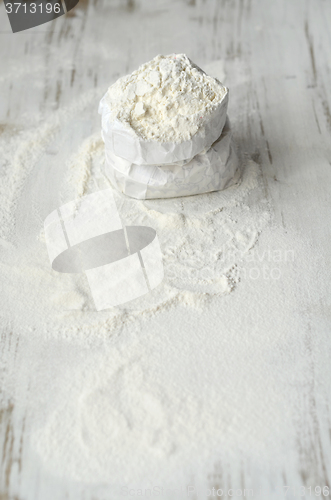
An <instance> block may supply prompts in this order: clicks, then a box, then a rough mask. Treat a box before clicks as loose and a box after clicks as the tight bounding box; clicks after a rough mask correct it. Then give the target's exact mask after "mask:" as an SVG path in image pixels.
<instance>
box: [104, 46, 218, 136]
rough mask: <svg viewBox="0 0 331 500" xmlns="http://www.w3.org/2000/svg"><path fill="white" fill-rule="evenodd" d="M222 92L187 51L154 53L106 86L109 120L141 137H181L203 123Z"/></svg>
mask: <svg viewBox="0 0 331 500" xmlns="http://www.w3.org/2000/svg"><path fill="white" fill-rule="evenodd" d="M226 92H227V89H226V87H223V86H222V84H221V83H220V82H219V81H218V80H216V79H215V78H212V77H211V76H208V75H206V73H204V72H203V71H202V70H201V69H200V68H199V67H198V66H196V65H195V64H193V63H192V62H191V61H190V59H189V58H188V57H187V56H186V55H185V54H170V55H168V56H162V55H158V56H157V57H155V58H154V59H152V60H151V61H149V62H147V63H145V64H142V65H141V66H140V67H139V68H138V69H137V70H136V71H134V72H133V73H132V74H131V75H127V76H124V77H122V78H120V79H119V80H117V82H116V83H115V84H113V85H112V86H111V87H109V89H108V92H107V102H108V104H109V107H110V109H111V114H110V116H109V120H110V121H114V120H116V119H117V120H119V121H120V122H121V123H122V124H124V125H127V126H129V127H131V128H132V129H133V130H134V131H135V132H136V133H137V135H138V136H140V137H141V138H142V139H144V140H155V141H158V142H182V141H185V140H189V139H191V138H192V136H193V135H194V134H196V133H197V132H198V130H199V129H200V128H201V127H203V125H204V124H205V122H206V121H207V120H208V117H209V115H210V114H211V113H212V111H213V110H214V109H215V108H216V107H217V105H218V104H219V103H220V101H221V100H222V99H223V97H224V95H225V94H226Z"/></svg>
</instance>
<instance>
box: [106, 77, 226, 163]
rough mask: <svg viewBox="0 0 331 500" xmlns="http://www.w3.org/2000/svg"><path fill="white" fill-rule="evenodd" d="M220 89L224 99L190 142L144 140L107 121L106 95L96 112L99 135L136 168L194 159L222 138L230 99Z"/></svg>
mask: <svg viewBox="0 0 331 500" xmlns="http://www.w3.org/2000/svg"><path fill="white" fill-rule="evenodd" d="M220 85H221V84H220ZM222 88H225V90H226V92H225V94H224V97H223V99H222V100H221V101H220V102H219V104H218V105H217V107H216V108H215V110H214V111H213V112H212V113H211V114H210V115H209V116H208V117H206V122H205V124H204V126H203V127H202V128H201V130H199V131H198V132H197V133H196V134H195V135H194V136H193V137H192V139H190V140H189V141H183V142H181V143H173V142H163V143H161V142H157V141H147V140H144V139H141V138H140V137H139V136H138V135H137V134H136V132H135V131H134V130H133V129H132V128H129V127H126V126H125V125H123V124H122V123H121V122H120V121H119V120H115V121H110V119H109V115H110V107H109V104H108V102H107V94H105V95H104V96H103V98H102V99H101V101H100V104H99V113H100V114H101V116H102V132H101V135H102V139H103V141H104V142H105V144H106V148H107V150H108V151H110V153H112V154H113V155H115V156H119V157H121V158H124V159H125V160H128V161H129V162H131V163H134V164H136V165H142V164H145V165H157V164H175V163H178V162H181V161H183V160H187V159H188V158H193V157H194V156H196V155H197V154H199V153H201V151H203V150H204V149H205V148H209V147H210V146H211V145H212V144H213V143H214V142H215V141H216V140H217V139H218V137H219V136H220V135H221V132H222V129H223V127H224V124H225V120H226V113H227V107H228V99H229V90H228V89H227V88H226V87H223V86H222Z"/></svg>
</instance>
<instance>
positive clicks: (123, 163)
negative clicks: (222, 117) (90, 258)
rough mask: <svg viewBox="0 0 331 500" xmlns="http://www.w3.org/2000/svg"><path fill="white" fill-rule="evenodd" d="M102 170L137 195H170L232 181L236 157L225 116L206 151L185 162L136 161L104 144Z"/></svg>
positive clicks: (207, 189) (123, 189) (217, 187)
mask: <svg viewBox="0 0 331 500" xmlns="http://www.w3.org/2000/svg"><path fill="white" fill-rule="evenodd" d="M105 151H106V163H105V174H106V176H107V177H108V178H109V180H110V181H111V182H112V184H113V185H114V186H115V187H116V188H117V189H118V190H119V191H120V192H122V193H124V194H126V195H127V196H130V197H132V198H136V199H151V198H173V197H176V196H190V195H194V194H201V193H208V192H211V191H219V190H221V189H225V188H226V187H229V186H231V185H232V184H233V183H234V176H235V174H236V171H237V169H238V157H237V154H236V151H235V148H234V145H233V142H232V133H231V129H230V124H229V121H228V120H227V122H226V124H225V126H224V128H223V131H222V134H221V136H220V137H219V138H218V139H217V141H215V142H214V144H213V145H212V146H211V147H210V149H208V151H207V152H205V153H202V154H198V155H196V156H195V157H194V158H193V159H192V160H191V161H189V162H188V163H186V164H185V165H182V166H179V165H153V166H152V165H137V164H136V163H132V162H130V161H128V160H125V159H123V158H120V157H118V156H116V155H114V153H113V152H112V150H111V149H109V148H107V146H106V149H105Z"/></svg>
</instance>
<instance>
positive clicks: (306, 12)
mask: <svg viewBox="0 0 331 500" xmlns="http://www.w3.org/2000/svg"><path fill="white" fill-rule="evenodd" d="M330 19H331V3H330V2H329V1H327V0H311V1H308V0H307V1H305V2H303V1H301V0H293V1H291V2H288V1H287V0H279V1H277V2H263V1H262V0H233V1H227V0H188V1H186V0H182V1H177V2H174V1H169V2H167V3H164V2H162V1H156V2H153V3H151V2H149V3H148V1H147V0H145V1H143V0H140V1H139V0H127V1H124V0H123V1H120V0H113V1H111V2H110V1H109V2H108V1H106V0H103V1H102V0H99V1H97V0H94V1H92V0H91V1H87V0H84V1H83V0H80V2H79V5H78V7H77V8H75V9H74V10H73V11H71V12H70V13H69V14H68V15H67V16H66V17H63V18H58V19H57V20H56V21H54V22H53V23H50V24H46V25H44V26H42V27H40V28H38V29H37V28H35V29H32V30H30V31H27V32H23V33H20V34H16V35H13V34H11V33H10V32H9V31H8V29H9V23H8V20H7V18H6V16H5V11H4V5H3V3H0V22H1V26H0V31H1V33H0V40H1V43H0V54H1V59H2V68H3V69H2V72H1V76H0V88H1V95H2V102H1V103H0V134H1V133H3V131H5V130H10V129H11V128H13V129H15V127H17V129H24V128H26V127H33V126H34V125H35V124H36V123H40V122H41V121H42V120H43V119H45V118H46V117H47V116H49V115H50V114H51V113H52V112H53V111H55V110H57V109H60V108H62V107H63V106H66V105H68V104H69V103H70V102H71V101H72V100H73V99H74V98H75V97H76V96H77V94H81V93H83V92H85V91H88V90H89V89H91V88H93V87H98V86H100V87H102V88H104V89H106V88H107V86H108V85H109V84H110V83H111V82H112V81H114V80H115V79H116V78H117V77H118V76H120V75H122V74H124V73H128V72H130V71H132V70H133V69H135V68H136V67H137V66H138V64H140V63H142V62H144V61H146V60H149V59H151V58H152V57H154V56H155V55H156V54H158V53H170V52H186V53H187V54H188V55H189V56H190V57H191V58H192V59H193V60H194V61H196V62H197V64H199V65H201V66H202V67H204V65H206V64H207V63H208V62H212V61H215V60H223V61H224V65H225V73H226V82H225V83H226V85H227V86H228V87H229V88H230V108H229V114H230V118H231V121H232V125H233V127H234V131H235V137H236V140H237V143H238V144H239V145H240V148H241V150H242V152H243V153H244V154H246V155H247V156H250V157H251V158H253V159H254V160H255V161H256V162H258V163H259V164H260V168H261V174H262V176H263V180H264V188H265V196H266V197H267V199H268V200H269V202H270V204H271V205H272V206H273V207H274V211H275V220H276V221H277V222H278V223H279V224H280V225H282V226H283V228H284V229H285V230H286V229H287V228H289V227H291V228H295V229H296V230H297V231H298V232H300V231H308V232H309V236H310V238H311V240H312V241H313V242H318V245H319V246H320V247H321V248H324V257H325V262H324V265H325V266H327V265H330V256H328V252H327V250H328V249H329V246H330V240H331V238H330V237H331V234H330V233H331V231H330V228H327V227H326V225H325V224H326V217H330V215H329V212H327V211H329V210H330V195H329V191H330V188H329V186H330V180H331V179H330V177H331V148H330V143H331V100H330V99H331V96H330V89H331V65H330V64H331V59H330V54H331V31H330ZM100 97H101V95H100ZM95 104H96V106H95V109H97V102H96V103H95ZM82 139H83V137H82ZM326 207H328V208H326ZM307 228H308V229H307ZM316 244H317V243H316ZM307 265H309V263H307ZM310 286H314V284H313V283H307V297H308V298H307V304H308V305H307V307H306V308H305V309H304V310H302V311H301V314H302V316H303V317H304V318H305V321H306V329H305V331H303V332H298V339H297V344H294V345H293V346H292V347H293V360H294V368H293V370H294V371H295V370H296V369H297V370H299V371H300V374H301V375H302V378H301V379H300V377H298V378H297V379H296V377H295V373H294V377H293V380H292V381H289V382H288V383H289V384H291V387H292V389H293V387H294V391H295V397H294V398H293V400H291V401H289V407H288V411H289V412H290V413H291V418H292V422H293V428H294V429H295V431H294V433H293V436H292V440H290V442H288V443H286V445H285V449H286V446H287V448H288V449H287V453H284V456H280V457H276V458H277V460H276V459H275V457H273V456H272V454H273V450H270V463H269V464H263V465H262V464H261V470H260V472H261V474H260V475H259V474H258V471H257V469H256V468H255V469H254V467H253V465H252V462H251V460H250V457H247V456H242V455H241V452H240V449H239V448H238V449H233V450H232V454H231V456H222V455H221V454H220V459H219V460H218V461H217V462H216V463H215V466H214V469H213V470H210V473H209V475H208V477H207V478H206V480H207V481H208V484H209V485H210V488H213V487H214V488H216V489H217V488H222V489H223V490H224V491H225V490H229V489H230V488H235V489H238V488H240V489H241V490H242V491H243V490H244V489H247V488H251V487H252V488H253V487H254V488H255V487H256V486H257V487H258V488H262V491H264V492H265V493H264V494H262V493H261V495H262V496H260V497H259V496H258V494H256V495H255V497H256V498H270V499H271V498H275V499H280V498H284V496H283V493H284V491H285V490H284V487H286V486H288V485H291V486H293V487H295V488H299V487H300V486H305V487H308V486H311V487H312V489H314V488H315V486H320V487H322V488H323V487H324V486H325V487H326V486H330V482H331V478H330V475H331V468H330V465H331V425H330V422H331V414H330V408H331V398H330V395H331V394H330V388H329V385H330V384H329V381H330V370H329V369H328V365H327V362H326V360H327V359H328V356H330V354H331V352H330V351H331V343H330V338H329V336H328V335H326V333H325V332H326V331H329V330H330V312H329V311H328V310H327V305H326V302H325V303H322V302H321V303H318V304H314V303H310V302H309V287H310ZM325 300H326V298H325ZM20 337H21V335H20V333H19V332H14V333H13V332H11V331H4V332H3V334H2V337H1V344H0V348H1V360H2V361H1V375H2V387H5V388H6V391H5V392H3V393H2V394H1V410H0V421H1V435H0V450H1V470H0V472H1V474H0V477H1V484H0V499H1V500H30V499H31V500H32V499H33V500H63V499H64V498H66V499H68V500H79V499H84V500H92V499H94V500H96V499H97V498H99V496H98V493H95V491H94V489H93V486H87V485H83V484H77V483H76V482H75V481H69V480H67V479H65V478H56V477H55V478H54V477H52V476H51V475H50V474H48V473H47V472H46V471H44V470H43V469H42V468H41V464H40V463H38V462H37V459H36V457H35V455H34V454H33V452H32V450H31V448H30V446H29V425H30V424H29V422H31V421H32V420H33V418H34V415H33V414H31V413H29V412H28V410H27V408H28V406H29V405H28V401H29V395H30V394H31V392H30V391H33V390H34V387H35V383H34V377H36V376H37V375H36V374H35V373H32V372H31V373H26V372H24V371H22V370H21V369H20V366H21V365H20V363H19V360H20V359H23V358H24V357H25V355H26V354H27V352H28V351H29V350H30V351H36V352H40V355H41V356H42V349H41V347H38V342H37V341H36V340H33V339H31V340H30V341H29V340H25V341H24V342H23V343H22V342H21V341H20ZM285 345H286V344H285ZM44 348H45V346H44ZM38 349H40V351H39V350H38ZM296 352H297V353H299V352H300V356H301V358H300V359H301V363H303V368H302V367H301V368H300V367H299V366H298V364H299V361H298V359H297V357H296ZM298 355H299V354H298ZM295 363H297V364H295ZM296 367H297V368H296ZM23 381H25V383H23ZM283 384H284V381H281V379H280V381H279V391H280V392H281V391H282V390H283V389H284V387H285V386H284V385H283ZM23 388H24V389H23ZM261 397H262V395H261ZM29 419H30V420H29ZM275 433H277V429H275ZM281 438H282V436H279V439H281ZM252 454H253V450H252ZM276 462H277V463H276ZM275 464H276V465H277V467H276V465H275ZM307 491H308V490H306V498H310V497H309V495H308V493H307ZM298 492H299V490H298V489H297V490H296V492H293V491H292V490H289V492H288V494H287V496H286V498H296V497H297V496H298ZM263 495H264V496H263ZM100 498H101V497H100ZM102 498H104V496H103V497H102ZM107 498H108V497H107ZM110 498H111V497H110V496H109V499H110ZM192 498H193V497H192ZM197 498H198V497H197ZM199 498H202V497H199ZM203 498H204V497H203ZM223 498H227V496H226V494H224V496H223ZM302 498H305V497H304V496H302Z"/></svg>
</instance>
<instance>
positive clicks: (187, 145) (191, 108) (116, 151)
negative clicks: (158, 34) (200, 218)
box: [99, 54, 238, 199]
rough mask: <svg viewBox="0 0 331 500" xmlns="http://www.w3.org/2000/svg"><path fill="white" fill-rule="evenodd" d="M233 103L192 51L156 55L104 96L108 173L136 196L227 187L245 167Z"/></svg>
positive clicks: (121, 188) (114, 182) (102, 109)
mask: <svg viewBox="0 0 331 500" xmlns="http://www.w3.org/2000/svg"><path fill="white" fill-rule="evenodd" d="M227 106H228V89H227V88H226V87H224V86H223V85H222V84H221V83H220V82H219V81H218V80H217V79H216V78H212V77H211V76H208V75H207V74H206V73H205V72H204V71H203V70H202V69H200V68H199V67H198V66H196V65H195V64H194V63H192V61H191V60H190V59H189V58H188V57H187V56H186V55H185V54H170V55H168V56H162V55H158V56H156V57H155V58H154V59H152V60H151V61H149V62H147V63H145V64H143V65H142V66H140V67H139V68H138V69H137V70H136V71H134V72H133V73H132V74H131V75H127V76H124V77H122V78H120V79H119V80H117V82H115V83H114V84H113V85H112V86H111V87H109V89H108V91H107V92H106V94H105V95H104V96H103V98H102V99H101V101H100V105H99V113H100V114H101V115H102V138H103V140H104V143H105V156H106V166H105V174H106V176H107V177H108V179H109V180H110V182H111V184H112V185H114V186H115V187H116V188H117V189H118V190H119V191H120V192H121V193H124V194H126V195H128V196H131V197H132V198H137V199H151V198H172V197H176V196H190V195H192V194H200V193H208V192H211V191H219V190H221V189H225V188H226V187H228V186H230V185H231V183H233V179H234V176H235V173H236V171H237V168H238V161H237V156H236V153H235V149H234V148H233V146H232V140H231V129H230V126H229V121H228V120H227V115H226V113H227ZM226 123H227V124H226Z"/></svg>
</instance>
